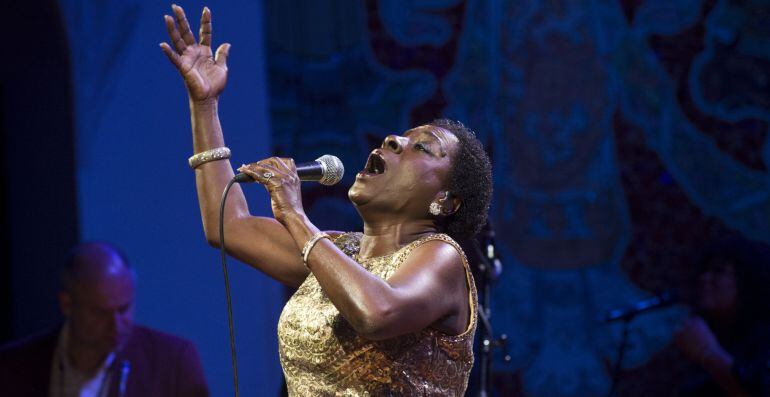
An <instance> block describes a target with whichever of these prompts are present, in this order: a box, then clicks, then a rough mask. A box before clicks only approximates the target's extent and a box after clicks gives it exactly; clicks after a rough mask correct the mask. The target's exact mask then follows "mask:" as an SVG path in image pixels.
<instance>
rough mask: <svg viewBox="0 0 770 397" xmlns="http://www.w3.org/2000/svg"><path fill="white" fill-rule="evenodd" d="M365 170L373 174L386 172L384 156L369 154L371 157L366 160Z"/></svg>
mask: <svg viewBox="0 0 770 397" xmlns="http://www.w3.org/2000/svg"><path fill="white" fill-rule="evenodd" d="M364 170H365V171H366V172H368V173H371V174H381V173H383V172H385V164H384V163H383V161H382V158H381V157H380V156H378V155H376V154H371V155H369V158H368V159H367V161H366V165H365V166H364Z"/></svg>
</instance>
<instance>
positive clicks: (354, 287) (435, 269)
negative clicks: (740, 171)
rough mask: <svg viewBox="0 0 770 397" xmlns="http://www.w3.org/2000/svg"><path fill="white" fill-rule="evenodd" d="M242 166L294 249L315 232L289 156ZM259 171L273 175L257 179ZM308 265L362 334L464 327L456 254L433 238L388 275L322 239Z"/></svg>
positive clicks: (463, 289)
mask: <svg viewBox="0 0 770 397" xmlns="http://www.w3.org/2000/svg"><path fill="white" fill-rule="evenodd" d="M241 170H242V171H243V172H246V173H248V174H249V175H251V176H252V177H254V178H255V179H256V180H257V181H258V182H259V183H261V184H263V185H264V186H265V187H266V188H267V189H268V191H269V192H270V197H271V199H272V203H273V215H275V218H276V220H278V221H279V222H281V224H282V225H284V226H285V227H286V229H287V230H288V232H289V234H290V235H291V238H292V239H293V240H294V243H295V244H296V246H297V247H298V249H299V247H302V246H304V245H305V243H306V242H307V241H308V240H310V239H311V238H312V236H313V235H314V234H316V233H318V228H316V227H315V226H314V225H313V224H312V223H311V222H310V221H309V220H308V219H307V216H306V215H305V213H304V210H303V208H302V201H301V195H300V189H299V178H298V177H297V175H296V169H295V167H294V162H293V161H292V160H291V159H279V158H275V157H273V158H270V159H266V160H262V161H259V162H257V163H253V164H250V165H248V166H245V167H243V168H241ZM264 172H270V173H272V174H274V177H271V178H269V179H266V178H262V177H261V175H262V174H263V173H264ZM308 267H309V268H310V270H311V271H312V272H313V275H314V276H315V277H316V279H317V280H318V283H319V284H320V285H321V288H323V290H324V292H326V294H327V295H328V296H329V299H330V300H331V301H332V303H333V304H334V306H335V307H336V308H337V309H338V310H339V311H340V314H342V316H343V317H344V318H345V319H346V320H347V321H348V322H349V323H350V324H351V326H352V327H353V328H354V329H355V330H356V332H357V333H358V334H359V335H362V336H364V337H366V338H369V339H387V338H391V337H394V336H398V335H404V334H408V333H411V332H415V331H418V330H421V329H424V328H426V327H428V326H433V327H435V328H437V329H439V330H442V331H444V332H447V333H450V334H457V333H460V332H462V331H463V330H464V329H465V328H466V326H467V323H468V318H469V315H470V308H469V303H468V299H469V295H468V286H467V282H466V273H465V268H464V265H463V262H462V259H461V257H460V254H459V253H458V252H457V251H456V250H455V249H454V247H452V246H450V245H448V244H446V243H443V242H438V241H432V242H427V243H424V244H423V245H421V246H419V247H417V248H415V249H414V251H412V253H411V254H410V255H409V257H408V258H407V259H406V260H405V263H403V264H402V265H401V267H400V268H399V269H398V270H397V271H396V272H395V273H394V274H393V276H392V277H391V278H389V279H388V280H382V279H381V278H379V277H377V276H376V275H374V274H372V273H370V272H369V271H367V270H366V269H364V268H363V267H362V266H361V265H360V264H358V263H356V262H355V261H354V260H353V259H351V258H350V257H348V256H347V255H345V253H343V252H342V251H341V250H340V249H339V248H337V247H336V246H335V245H334V244H333V243H332V242H331V241H329V240H327V239H322V240H320V241H319V242H318V243H317V244H316V245H315V247H314V248H313V249H312V250H311V251H310V255H309V257H308Z"/></svg>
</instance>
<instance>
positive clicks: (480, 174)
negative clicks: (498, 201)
mask: <svg viewBox="0 0 770 397" xmlns="http://www.w3.org/2000/svg"><path fill="white" fill-rule="evenodd" d="M430 125H432V126H435V127H439V128H443V129H445V130H447V131H449V132H451V133H452V134H454V136H456V137H457V140H458V141H459V144H458V145H457V153H455V156H454V160H453V161H452V166H451V168H450V171H449V184H448V187H447V188H448V189H449V192H450V194H451V195H452V196H455V197H459V198H460V200H461V201H462V204H461V205H460V209H459V210H457V212H455V213H454V214H452V215H450V216H449V217H448V218H447V219H446V221H445V222H444V224H443V227H444V229H445V230H444V231H445V232H446V233H447V234H449V235H450V236H451V237H452V238H454V239H455V240H468V239H471V238H473V237H475V236H476V233H478V232H479V230H481V228H482V227H483V226H484V224H485V223H486V222H487V213H488V212H489V203H490V201H491V200H492V164H491V163H490V161H489V156H487V152H486V150H484V146H483V145H482V144H481V141H479V140H478V138H476V133H474V132H473V130H471V129H470V128H468V127H466V126H465V125H463V123H461V122H459V121H454V120H449V119H437V120H434V121H432V122H431V123H430Z"/></svg>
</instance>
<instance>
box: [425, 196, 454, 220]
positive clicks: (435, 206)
mask: <svg viewBox="0 0 770 397" xmlns="http://www.w3.org/2000/svg"><path fill="white" fill-rule="evenodd" d="M448 198H449V192H444V197H443V198H440V199H438V200H439V201H442V202H443V201H446V199H448ZM441 210H442V208H441V204H439V203H437V202H435V201H434V202H432V203H430V206H429V207H428V212H430V214H431V215H433V216H439V215H441Z"/></svg>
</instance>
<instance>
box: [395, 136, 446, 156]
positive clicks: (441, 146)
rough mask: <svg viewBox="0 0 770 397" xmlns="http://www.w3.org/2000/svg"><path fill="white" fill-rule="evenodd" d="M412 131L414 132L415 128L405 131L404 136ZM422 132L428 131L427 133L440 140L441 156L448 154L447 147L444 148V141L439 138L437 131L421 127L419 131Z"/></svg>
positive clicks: (437, 140)
mask: <svg viewBox="0 0 770 397" xmlns="http://www.w3.org/2000/svg"><path fill="white" fill-rule="evenodd" d="M412 132H414V130H409V131H406V132H405V133H404V136H406V137H408V136H409V135H410V134H411V133H412ZM420 132H422V133H426V134H428V135H430V136H432V137H433V139H435V140H436V142H438V146H439V148H440V149H441V157H444V156H446V149H444V143H443V142H442V141H441V138H439V136H438V135H437V134H436V133H435V132H433V131H431V130H429V129H421V130H419V131H418V133H420Z"/></svg>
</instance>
